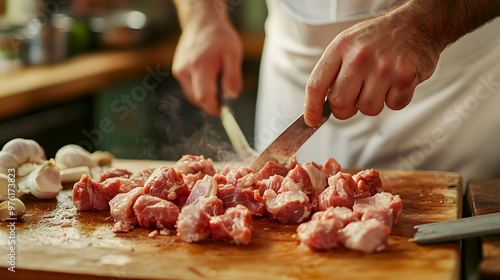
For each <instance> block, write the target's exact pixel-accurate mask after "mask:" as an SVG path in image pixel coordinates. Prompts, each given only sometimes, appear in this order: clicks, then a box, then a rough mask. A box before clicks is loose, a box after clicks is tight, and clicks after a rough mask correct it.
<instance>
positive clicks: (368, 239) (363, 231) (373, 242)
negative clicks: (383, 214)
mask: <svg viewBox="0 0 500 280" xmlns="http://www.w3.org/2000/svg"><path fill="white" fill-rule="evenodd" d="M389 231H390V230H389V228H388V227H387V226H385V225H384V224H383V223H381V222H379V221H378V220H375V219H370V220H367V221H360V222H354V223H350V224H348V225H347V226H345V227H344V228H343V229H341V230H340V231H339V240H340V242H341V243H342V245H344V246H345V247H346V248H348V249H351V250H357V251H362V252H365V253H373V252H379V251H381V250H383V249H384V248H385V247H386V245H387V240H388V235H389Z"/></svg>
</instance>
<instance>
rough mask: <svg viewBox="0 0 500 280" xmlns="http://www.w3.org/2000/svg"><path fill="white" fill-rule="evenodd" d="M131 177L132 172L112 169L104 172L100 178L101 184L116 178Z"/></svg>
mask: <svg viewBox="0 0 500 280" xmlns="http://www.w3.org/2000/svg"><path fill="white" fill-rule="evenodd" d="M130 175H132V172H130V171H128V170H126V169H118V168H110V169H106V170H104V171H103V172H102V173H101V175H100V176H99V177H100V178H99V179H100V180H99V182H104V181H105V180H106V179H109V178H116V177H123V178H129V177H130Z"/></svg>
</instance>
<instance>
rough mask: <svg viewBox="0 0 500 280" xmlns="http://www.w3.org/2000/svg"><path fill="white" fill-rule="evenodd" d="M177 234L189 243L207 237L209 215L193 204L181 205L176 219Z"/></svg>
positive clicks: (208, 234)
mask: <svg viewBox="0 0 500 280" xmlns="http://www.w3.org/2000/svg"><path fill="white" fill-rule="evenodd" d="M177 236H179V238H180V239H181V240H182V241H184V242H189V243H191V242H199V241H203V240H205V239H207V238H208V237H209V236H210V216H209V215H208V214H207V213H206V212H205V211H203V210H201V209H199V208H198V207H195V206H194V205H188V206H185V207H183V208H182V211H181V213H180V214H179V219H178V220H177Z"/></svg>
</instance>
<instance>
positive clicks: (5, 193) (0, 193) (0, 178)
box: [0, 174, 24, 201]
mask: <svg viewBox="0 0 500 280" xmlns="http://www.w3.org/2000/svg"><path fill="white" fill-rule="evenodd" d="M14 193H15V197H21V196H22V195H23V194H24V192H21V191H19V190H18V189H17V186H16V184H15V183H14V187H12V183H11V182H9V177H8V175H6V174H0V201H4V200H9V198H11V197H12V195H13V194H14Z"/></svg>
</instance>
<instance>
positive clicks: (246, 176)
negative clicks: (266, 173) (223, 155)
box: [226, 166, 259, 189]
mask: <svg viewBox="0 0 500 280" xmlns="http://www.w3.org/2000/svg"><path fill="white" fill-rule="evenodd" d="M226 181H227V184H228V185H232V186H233V187H237V188H244V189H256V188H257V184H258V182H259V174H258V173H257V172H255V171H253V170H252V169H250V168H248V167H242V166H238V167H236V168H235V169H232V170H231V171H229V173H228V174H227V175H226Z"/></svg>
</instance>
